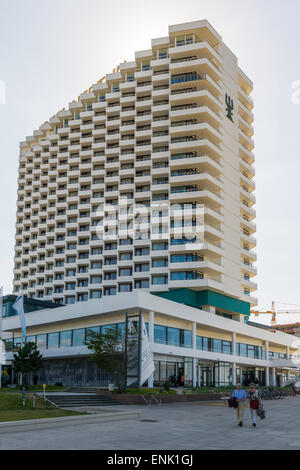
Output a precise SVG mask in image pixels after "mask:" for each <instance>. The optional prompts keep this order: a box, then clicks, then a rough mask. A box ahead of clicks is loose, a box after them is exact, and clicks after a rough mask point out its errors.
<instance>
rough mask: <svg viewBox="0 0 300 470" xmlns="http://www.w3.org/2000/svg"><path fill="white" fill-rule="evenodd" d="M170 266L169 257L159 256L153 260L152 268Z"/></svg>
mask: <svg viewBox="0 0 300 470" xmlns="http://www.w3.org/2000/svg"><path fill="white" fill-rule="evenodd" d="M167 266H168V258H159V259H154V260H152V268H166V267H167Z"/></svg>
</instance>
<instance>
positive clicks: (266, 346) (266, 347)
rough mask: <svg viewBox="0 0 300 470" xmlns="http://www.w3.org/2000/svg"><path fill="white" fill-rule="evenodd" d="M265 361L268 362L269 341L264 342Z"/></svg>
mask: <svg viewBox="0 0 300 470" xmlns="http://www.w3.org/2000/svg"><path fill="white" fill-rule="evenodd" d="M265 349H266V361H268V360H269V341H265Z"/></svg>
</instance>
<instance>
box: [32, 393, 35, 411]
mask: <svg viewBox="0 0 300 470" xmlns="http://www.w3.org/2000/svg"><path fill="white" fill-rule="evenodd" d="M32 408H35V392H33V400H32Z"/></svg>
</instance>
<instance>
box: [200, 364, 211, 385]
mask: <svg viewBox="0 0 300 470" xmlns="http://www.w3.org/2000/svg"><path fill="white" fill-rule="evenodd" d="M214 386H215V385H214V366H200V387H214Z"/></svg>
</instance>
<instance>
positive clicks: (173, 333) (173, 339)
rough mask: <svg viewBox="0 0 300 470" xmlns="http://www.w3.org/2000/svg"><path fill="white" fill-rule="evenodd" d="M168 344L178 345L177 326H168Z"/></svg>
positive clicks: (178, 331)
mask: <svg viewBox="0 0 300 470" xmlns="http://www.w3.org/2000/svg"><path fill="white" fill-rule="evenodd" d="M168 344H169V345H170V346H180V330H179V328H168Z"/></svg>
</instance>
